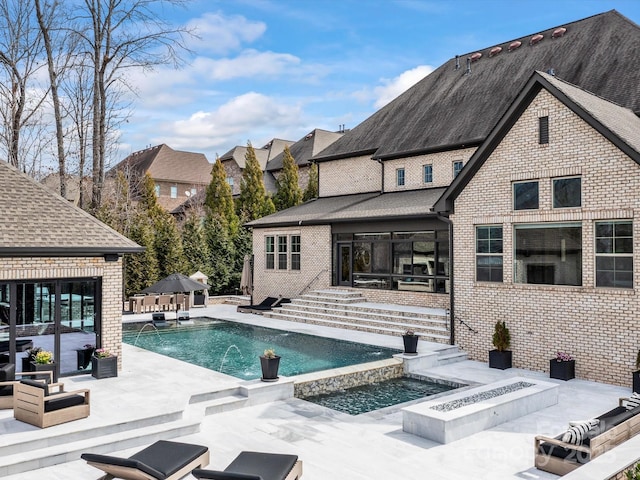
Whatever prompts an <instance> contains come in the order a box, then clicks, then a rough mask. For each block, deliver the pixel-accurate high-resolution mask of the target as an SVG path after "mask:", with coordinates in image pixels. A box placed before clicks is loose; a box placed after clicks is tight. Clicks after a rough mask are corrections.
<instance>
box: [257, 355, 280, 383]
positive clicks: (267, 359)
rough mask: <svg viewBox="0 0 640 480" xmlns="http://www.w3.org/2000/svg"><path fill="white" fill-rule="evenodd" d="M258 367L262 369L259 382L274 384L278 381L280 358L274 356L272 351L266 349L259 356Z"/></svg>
mask: <svg viewBox="0 0 640 480" xmlns="http://www.w3.org/2000/svg"><path fill="white" fill-rule="evenodd" d="M260 367H261V368H262V378H261V379H260V380H262V381H263V382H275V381H277V380H278V368H279V367H280V357H279V356H278V355H276V352H275V350H274V349H272V348H268V349H266V350H265V351H264V354H263V355H261V356H260Z"/></svg>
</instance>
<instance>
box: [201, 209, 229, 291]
mask: <svg viewBox="0 0 640 480" xmlns="http://www.w3.org/2000/svg"><path fill="white" fill-rule="evenodd" d="M205 231H206V236H207V245H208V247H209V262H208V263H209V272H208V274H209V285H211V290H212V292H211V293H212V294H214V295H216V294H220V293H224V292H225V291H226V290H227V288H228V286H229V281H230V278H231V273H232V270H233V268H234V262H235V249H234V245H233V241H232V239H231V238H230V235H229V230H228V228H227V227H226V226H225V225H223V223H222V222H221V221H220V216H219V215H216V216H211V215H208V216H207V219H206V221H205Z"/></svg>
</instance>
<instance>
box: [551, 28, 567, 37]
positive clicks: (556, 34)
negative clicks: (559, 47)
mask: <svg viewBox="0 0 640 480" xmlns="http://www.w3.org/2000/svg"><path fill="white" fill-rule="evenodd" d="M565 33H567V29H566V28H564V27H560V28H556V29H555V30H554V31H553V33H552V34H551V38H560V37H561V36H563V35H564V34H565Z"/></svg>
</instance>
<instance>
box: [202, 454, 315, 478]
mask: <svg viewBox="0 0 640 480" xmlns="http://www.w3.org/2000/svg"><path fill="white" fill-rule="evenodd" d="M191 474H192V475H193V476H194V477H196V478H201V479H208V480H297V479H299V478H300V477H302V460H298V456H297V455H283V454H279V453H260V452H241V453H240V455H238V456H237V457H236V458H235V459H234V460H233V462H231V463H230V464H229V466H228V467H227V468H225V469H224V471H216V470H203V469H200V468H196V469H195V470H194V471H193V472H191Z"/></svg>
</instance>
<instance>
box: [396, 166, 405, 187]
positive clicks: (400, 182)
mask: <svg viewBox="0 0 640 480" xmlns="http://www.w3.org/2000/svg"><path fill="white" fill-rule="evenodd" d="M396 185H397V186H398V187H404V168H397V169H396Z"/></svg>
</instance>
